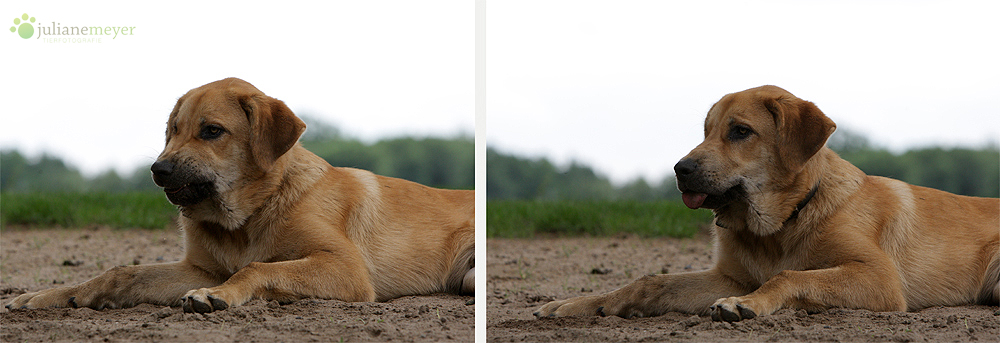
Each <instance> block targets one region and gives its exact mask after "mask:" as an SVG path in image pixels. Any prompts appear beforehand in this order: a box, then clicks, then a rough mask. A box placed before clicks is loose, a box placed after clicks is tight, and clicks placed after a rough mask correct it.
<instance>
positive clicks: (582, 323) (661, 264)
mask: <svg viewBox="0 0 1000 343" xmlns="http://www.w3.org/2000/svg"><path fill="white" fill-rule="evenodd" d="M711 244H712V242H711V239H710V238H709V237H707V236H700V237H697V238H694V239H669V238H655V239H644V238H636V237H627V236H622V237H614V238H545V239H533V240H513V239H490V240H488V243H487V254H488V259H487V273H488V274H489V279H488V281H487V293H486V295H487V300H486V304H487V337H488V339H489V341H491V342H521V341H528V342H549V341H576V342H578V341H615V342H623V341H649V342H663V341H699V342H713V341H716V342H717V341H779V342H784V341H857V342H871V341H898V342H910V341H935V342H937V341H984V342H996V341H997V337H1000V308H998V307H996V306H993V307H990V306H972V305H970V306H958V307H934V308H928V309H923V310H920V311H916V312H872V311H867V310H849V309H831V310H827V311H825V312H822V313H819V314H807V313H806V312H805V311H793V310H781V311H778V312H777V313H775V314H773V315H769V316H760V317H757V318H755V319H751V320H746V321H742V322H737V323H732V324H730V323H719V322H713V321H712V320H711V318H708V317H699V316H695V315H690V314H683V313H668V314H666V315H663V316H658V317H651V318H636V319H623V318H619V317H578V318H554V319H551V318H546V319H541V320H539V319H535V318H534V317H533V316H532V314H531V313H532V312H534V311H535V310H536V309H537V308H538V307H539V306H541V305H543V304H545V303H546V302H548V301H550V300H554V299H565V298H568V297H573V296H580V295H589V294H598V293H603V292H608V291H611V290H614V289H617V288H619V287H621V286H624V285H626V284H628V283H629V282H631V281H632V280H634V279H636V278H638V277H639V276H642V275H644V274H653V273H677V272H682V271H686V270H701V269H706V268H708V267H709V266H710V265H711V258H712V256H711V255H712V249H711Z"/></svg>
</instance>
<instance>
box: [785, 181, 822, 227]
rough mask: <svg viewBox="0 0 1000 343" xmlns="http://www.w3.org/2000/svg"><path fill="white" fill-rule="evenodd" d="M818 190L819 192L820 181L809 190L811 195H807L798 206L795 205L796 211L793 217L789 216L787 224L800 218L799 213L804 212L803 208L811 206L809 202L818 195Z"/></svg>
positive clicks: (793, 212) (786, 220)
mask: <svg viewBox="0 0 1000 343" xmlns="http://www.w3.org/2000/svg"><path fill="white" fill-rule="evenodd" d="M817 190H819V181H816V185H815V186H813V188H812V189H811V190H809V194H806V198H805V199H802V201H799V204H798V205H795V211H792V215H791V216H788V219H785V223H787V222H789V221H791V220H792V219H795V218H798V217H799V211H802V208H803V207H806V205H807V204H809V200H812V198H813V196H815V195H816V191H817Z"/></svg>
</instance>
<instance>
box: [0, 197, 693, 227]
mask: <svg viewBox="0 0 1000 343" xmlns="http://www.w3.org/2000/svg"><path fill="white" fill-rule="evenodd" d="M176 216H177V209H176V207H174V206H173V205H171V204H170V203H169V202H168V201H167V199H166V198H165V197H164V196H163V193H162V192H139V193H2V194H0V225H2V226H7V225H27V226H38V227H50V226H62V227H80V226H87V225H107V226H110V227H114V228H147V229H160V228H164V227H167V226H168V225H170V223H171V222H172V221H173V220H174V218H175V217H176ZM711 220H712V213H711V212H710V211H708V210H690V209H688V208H687V207H685V206H684V204H682V203H680V202H674V201H659V202H635V201H631V202H630V201H509V200H502V201H489V202H487V204H486V234H487V237H505V238H515V237H520V238H527V237H534V236H535V235H536V234H557V235H565V236H576V235H594V236H605V235H613V234H617V233H621V232H626V233H633V234H637V235H640V236H644V237H658V236H669V237H690V236H692V235H694V234H695V233H696V232H698V230H699V229H700V227H701V226H702V225H705V224H707V223H709V222H710V221H711Z"/></svg>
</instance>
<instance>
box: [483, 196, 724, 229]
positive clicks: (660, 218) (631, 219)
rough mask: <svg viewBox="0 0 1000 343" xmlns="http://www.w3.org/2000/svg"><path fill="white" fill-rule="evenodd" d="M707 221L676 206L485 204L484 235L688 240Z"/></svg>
mask: <svg viewBox="0 0 1000 343" xmlns="http://www.w3.org/2000/svg"><path fill="white" fill-rule="evenodd" d="M711 220H712V212H710V211H708V210H691V209H688V208H687V207H685V206H684V204H682V203H681V202H677V201H658V202H635V201H620V202H619V201H513V200H495V201H489V202H487V203H486V235H487V237H490V238H493V237H497V238H500V237H502V238H528V237H533V236H535V235H536V234H539V233H547V234H558V235H570V236H572V235H581V234H589V235H595V236H604V235H611V234H616V233H620V232H627V233H634V234H637V235H640V236H644V237H657V236H669V237H691V236H692V235H694V234H695V233H697V232H698V230H699V229H700V227H701V226H702V225H705V224H708V223H709V222H711Z"/></svg>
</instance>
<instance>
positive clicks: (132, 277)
mask: <svg viewBox="0 0 1000 343" xmlns="http://www.w3.org/2000/svg"><path fill="white" fill-rule="evenodd" d="M221 282H222V280H221V279H219V278H217V277H213V276H212V275H210V274H208V273H206V272H205V271H203V270H201V269H199V268H197V267H195V266H193V265H191V264H190V263H187V262H185V261H181V262H173V263H162V264H149V265H139V266H117V267H114V268H111V269H109V270H108V271H106V272H104V273H103V274H101V275H98V276H97V277H95V278H93V279H90V280H89V281H87V282H84V283H82V284H79V285H75V286H67V287H59V288H52V289H47V290H43V291H38V292H33V293H26V294H22V295H20V296H18V297H17V298H14V300H11V302H10V303H8V304H7V308H8V309H28V308H43V307H90V308H94V309H103V308H125V307H132V306H135V305H137V304H141V303H151V304H158V305H170V306H177V305H180V304H181V303H180V297H181V296H182V295H184V293H185V292H187V291H189V290H191V289H192V288H199V287H211V286H214V285H218V284H219V283H221Z"/></svg>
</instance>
